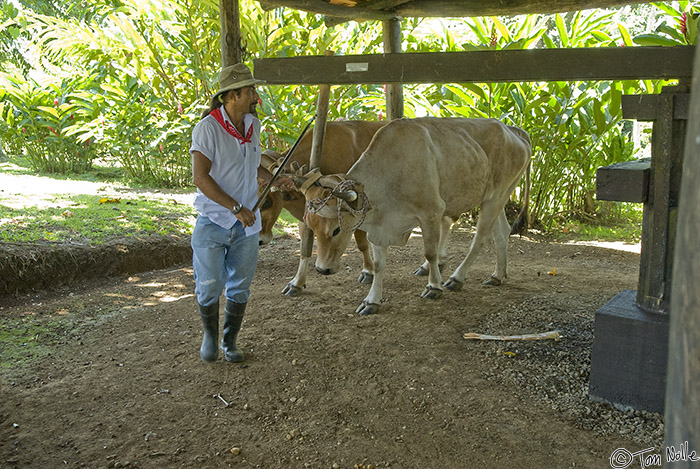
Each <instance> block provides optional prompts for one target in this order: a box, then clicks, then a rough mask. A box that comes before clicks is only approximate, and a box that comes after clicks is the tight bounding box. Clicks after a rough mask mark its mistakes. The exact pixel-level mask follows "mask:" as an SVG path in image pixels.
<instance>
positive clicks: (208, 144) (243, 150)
mask: <svg viewBox="0 0 700 469" xmlns="http://www.w3.org/2000/svg"><path fill="white" fill-rule="evenodd" d="M220 109H221V115H222V117H223V119H224V121H225V122H231V120H230V119H229V117H228V115H227V114H226V111H225V110H224V107H223V106H221V108H220ZM243 125H244V127H245V130H246V134H247V131H248V129H249V128H250V126H251V125H252V126H253V134H252V136H251V138H250V140H251V142H247V143H241V142H240V141H239V140H237V139H236V138H235V137H234V136H233V135H231V134H229V133H228V132H227V131H226V129H224V127H223V126H222V125H221V124H220V123H219V122H218V121H217V120H216V119H215V118H214V116H212V115H208V116H207V117H205V118H204V119H202V120H200V121H199V122H198V123H197V125H195V127H194V130H193V131H192V147H191V148H190V153H192V152H194V151H198V152H200V153H202V154H203V155H204V156H206V157H207V158H209V160H210V161H211V170H210V171H209V175H210V176H211V177H212V178H213V179H214V181H216V183H217V184H218V185H219V187H221V189H222V190H223V191H224V192H226V193H227V194H228V195H230V196H231V197H233V198H234V199H235V200H236V201H238V203H239V204H241V205H243V206H244V207H246V208H248V209H252V208H253V206H255V203H256V202H257V201H258V166H260V153H261V149H260V143H259V142H260V121H259V120H258V119H257V118H256V117H255V116H253V115H252V114H246V115H245V116H244V117H243ZM246 134H244V135H246ZM194 207H195V209H197V212H198V213H199V214H200V215H203V216H205V217H207V218H209V219H210V220H211V221H213V222H214V223H216V224H217V225H219V226H221V227H222V228H226V229H230V228H231V227H232V226H233V225H234V224H235V223H236V222H238V219H237V218H236V216H235V215H234V214H233V213H231V207H223V206H221V205H219V204H218V203H216V202H214V201H212V200H211V199H210V198H209V197H207V196H206V195H204V194H202V192H201V191H200V190H199V188H198V189H197V195H196V196H195V199H194ZM260 230H262V222H261V221H260V210H257V211H256V212H255V223H254V224H253V225H252V226H249V227H247V228H246V229H245V232H246V236H250V235H252V234H255V233H258V232H260Z"/></svg>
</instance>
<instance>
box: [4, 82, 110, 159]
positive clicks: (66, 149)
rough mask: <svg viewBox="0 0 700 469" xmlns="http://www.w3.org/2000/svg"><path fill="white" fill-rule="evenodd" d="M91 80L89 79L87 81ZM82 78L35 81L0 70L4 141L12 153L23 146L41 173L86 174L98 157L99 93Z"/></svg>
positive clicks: (17, 152)
mask: <svg viewBox="0 0 700 469" xmlns="http://www.w3.org/2000/svg"><path fill="white" fill-rule="evenodd" d="M88 82H89V81H88ZM83 84H84V82H81V81H67V80H64V81H62V82H61V83H59V84H55V83H48V84H47V85H46V86H44V87H40V86H38V85H37V83H35V82H33V81H31V80H29V79H26V78H24V77H21V76H18V75H8V74H4V73H0V85H1V86H0V139H1V140H2V141H3V143H4V145H5V146H6V148H7V150H8V151H9V152H10V153H12V154H20V153H21V152H22V150H24V152H25V153H26V156H27V157H28V158H29V160H30V161H31V164H32V166H33V167H34V168H35V169H36V170H38V171H47V172H55V173H66V172H76V173H80V172H84V171H87V170H89V169H90V168H91V166H92V162H93V161H94V159H95V158H96V157H97V156H98V155H99V152H100V144H99V143H96V142H95V139H94V137H95V133H94V132H92V131H91V126H92V123H93V122H94V119H95V118H96V117H97V116H98V115H99V107H100V104H99V97H97V96H95V95H93V94H91V93H90V92H88V91H86V90H85V89H80V88H81V87H82V85H83Z"/></svg>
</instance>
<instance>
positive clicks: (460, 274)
mask: <svg viewBox="0 0 700 469" xmlns="http://www.w3.org/2000/svg"><path fill="white" fill-rule="evenodd" d="M504 205H505V203H500V201H487V202H484V203H483V204H482V205H481V215H480V216H479V221H478V222H477V223H476V234H475V235H474V239H472V242H471V245H470V246H469V252H468V253H467V256H466V257H465V258H464V260H463V261H462V263H461V264H459V267H457V269H455V271H454V273H453V274H452V275H451V276H450V278H449V279H448V280H447V282H445V288H447V289H448V290H452V291H455V290H459V289H460V288H462V286H463V285H464V279H465V278H466V276H467V272H468V271H469V268H470V267H471V265H472V264H473V263H474V260H475V259H476V257H477V256H478V255H479V252H480V251H481V249H482V248H483V247H484V244H485V242H486V239H487V237H488V236H489V234H490V233H491V230H492V229H493V227H494V224H495V223H497V222H498V218H499V217H500V216H505V212H504V210H503V206H504ZM498 223H499V224H500V222H498ZM506 223H507V222H506ZM504 267H505V265H504ZM499 280H500V279H499Z"/></svg>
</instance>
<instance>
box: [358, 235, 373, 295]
mask: <svg viewBox="0 0 700 469" xmlns="http://www.w3.org/2000/svg"><path fill="white" fill-rule="evenodd" d="M355 243H356V244H357V249H359V250H360V252H361V253H362V272H361V273H360V276H359V277H358V278H357V281H358V282H359V283H372V280H373V279H374V262H372V256H371V255H370V253H369V251H370V247H369V241H367V233H365V232H364V231H361V230H356V231H355Z"/></svg>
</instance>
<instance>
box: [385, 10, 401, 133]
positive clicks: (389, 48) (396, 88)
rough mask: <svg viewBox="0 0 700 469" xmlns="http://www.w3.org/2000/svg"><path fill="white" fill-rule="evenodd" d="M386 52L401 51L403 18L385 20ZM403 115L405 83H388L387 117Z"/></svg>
mask: <svg viewBox="0 0 700 469" xmlns="http://www.w3.org/2000/svg"><path fill="white" fill-rule="evenodd" d="M383 26H384V53H386V54H399V53H401V20H399V19H396V18H394V19H391V20H385V21H384V23H383ZM402 117H403V85H402V84H401V83H387V84H386V118H387V120H393V119H400V118H402Z"/></svg>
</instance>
